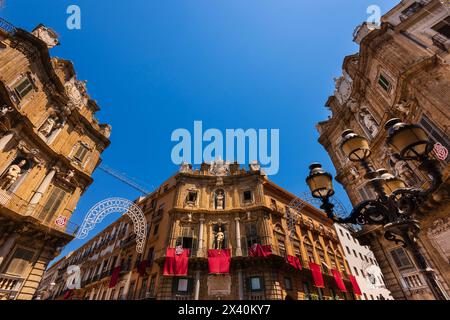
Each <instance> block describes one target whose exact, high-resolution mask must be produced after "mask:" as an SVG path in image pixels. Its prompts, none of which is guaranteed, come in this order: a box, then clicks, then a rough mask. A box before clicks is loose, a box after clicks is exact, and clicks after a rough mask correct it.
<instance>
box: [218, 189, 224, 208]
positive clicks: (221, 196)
mask: <svg viewBox="0 0 450 320" xmlns="http://www.w3.org/2000/svg"><path fill="white" fill-rule="evenodd" d="M216 209H219V210H223V209H225V193H224V191H223V190H218V191H217V192H216Z"/></svg>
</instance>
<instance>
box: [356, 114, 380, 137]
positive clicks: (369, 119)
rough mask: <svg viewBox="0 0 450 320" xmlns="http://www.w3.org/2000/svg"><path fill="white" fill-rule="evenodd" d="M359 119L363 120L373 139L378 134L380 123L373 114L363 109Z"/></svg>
mask: <svg viewBox="0 0 450 320" xmlns="http://www.w3.org/2000/svg"><path fill="white" fill-rule="evenodd" d="M359 118H360V119H361V122H362V124H363V125H364V127H365V128H366V129H367V131H368V132H369V133H370V136H371V137H372V138H373V137H375V136H376V135H377V133H378V123H377V122H376V121H375V119H374V117H373V116H372V114H371V113H370V112H369V110H367V108H363V109H361V111H360V112H359Z"/></svg>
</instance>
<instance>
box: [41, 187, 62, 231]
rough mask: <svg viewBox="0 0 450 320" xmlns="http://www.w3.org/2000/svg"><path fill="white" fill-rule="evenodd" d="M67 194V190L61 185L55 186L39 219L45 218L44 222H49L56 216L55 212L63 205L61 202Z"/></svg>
mask: <svg viewBox="0 0 450 320" xmlns="http://www.w3.org/2000/svg"><path fill="white" fill-rule="evenodd" d="M65 195H66V192H65V191H64V190H62V189H61V188H59V187H53V189H52V191H51V193H50V195H49V197H48V199H47V202H46V203H45V205H44V207H43V208H42V211H41V213H40V215H39V219H41V220H43V219H45V221H44V222H45V223H49V222H50V221H51V220H52V218H53V217H54V216H55V213H56V212H57V211H58V209H59V207H60V206H61V203H62V201H63V200H64V197H65Z"/></svg>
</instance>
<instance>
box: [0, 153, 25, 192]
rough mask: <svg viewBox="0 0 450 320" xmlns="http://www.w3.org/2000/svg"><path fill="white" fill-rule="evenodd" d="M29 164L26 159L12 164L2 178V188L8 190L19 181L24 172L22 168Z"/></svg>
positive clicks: (0, 181)
mask: <svg viewBox="0 0 450 320" xmlns="http://www.w3.org/2000/svg"><path fill="white" fill-rule="evenodd" d="M26 164H27V161H26V160H21V161H20V162H19V163H17V164H12V165H11V166H9V168H8V169H7V170H6V172H5V174H4V176H3V177H2V178H1V180H0V188H1V189H3V190H8V189H9V188H11V186H12V185H13V184H14V183H15V182H16V181H17V179H18V178H19V177H20V175H21V174H22V168H23V167H24V166H25V165H26Z"/></svg>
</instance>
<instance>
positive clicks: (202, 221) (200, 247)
mask: <svg viewBox="0 0 450 320" xmlns="http://www.w3.org/2000/svg"><path fill="white" fill-rule="evenodd" d="M204 225H205V218H203V217H201V218H200V219H199V227H198V252H197V256H198V257H201V256H203V250H204V244H203V232H204Z"/></svg>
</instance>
